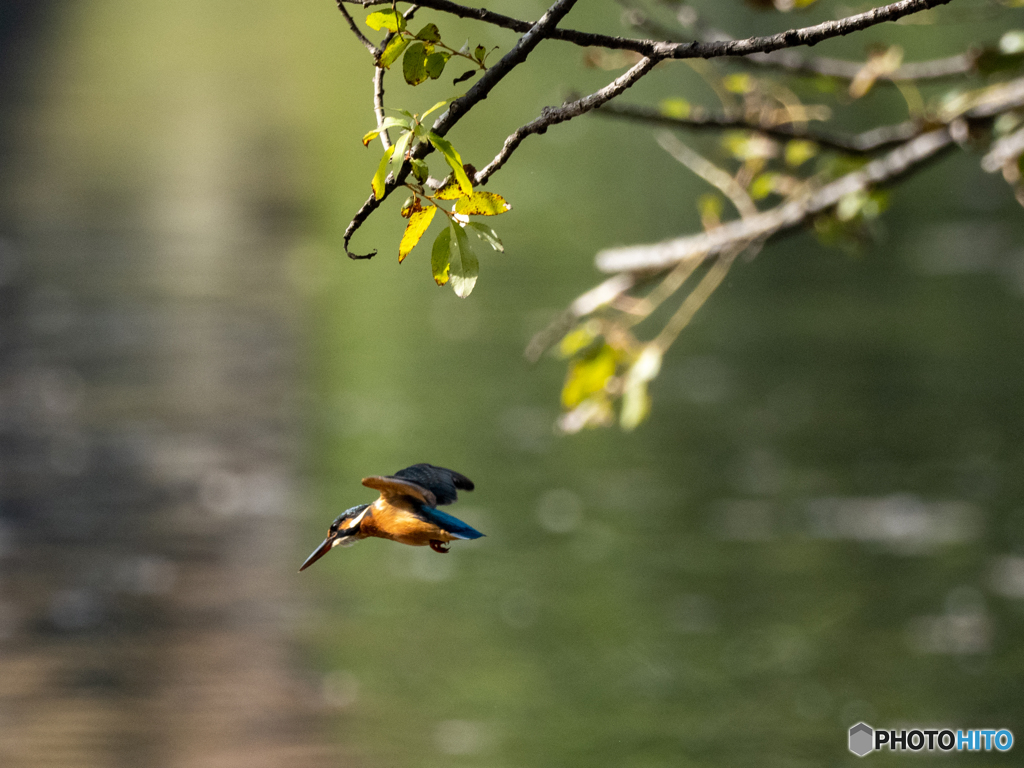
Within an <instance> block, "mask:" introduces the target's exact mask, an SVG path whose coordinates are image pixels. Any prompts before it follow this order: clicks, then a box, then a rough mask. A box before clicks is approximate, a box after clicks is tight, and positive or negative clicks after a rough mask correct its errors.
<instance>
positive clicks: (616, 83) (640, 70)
mask: <svg viewBox="0 0 1024 768" xmlns="http://www.w3.org/2000/svg"><path fill="white" fill-rule="evenodd" d="M657 63H658V62H657V60H656V59H650V58H644V59H641V60H640V61H639V62H638V63H637V64H635V65H634V66H633V67H632V68H631V69H630V70H629V71H628V72H626V73H625V74H623V75H622V76H621V77H617V78H616V79H615V80H613V81H612V82H610V83H609V84H608V85H606V86H605V87H604V88H602V89H601V90H599V91H595V92H594V93H592V94H590V95H589V96H584V97H583V98H582V99H576V100H575V101H572V102H569V103H568V104H563V105H562V106H561V107H546V108H545V109H544V110H543V111H542V112H541V116H540V117H538V118H537V119H536V120H533V121H532V122H529V123H527V124H526V125H524V126H522V127H520V128H518V129H516V131H515V132H514V133H512V134H511V135H510V136H509V137H508V138H507V139H505V144H504V145H503V146H502V148H501V151H500V152H499V153H498V154H497V155H496V156H495V158H494V159H493V160H492V161H491V162H490V163H488V164H487V166H486V167H485V168H484V169H483V170H481V171H478V172H477V174H476V177H475V180H474V181H475V183H476V184H483V183H484V182H485V181H487V179H489V178H490V177H491V175H492V174H494V172H495V171H497V170H498V169H499V168H501V166H503V165H504V164H505V162H506V161H507V160H508V159H509V157H511V155H512V153H513V152H515V151H516V149H517V148H518V147H519V145H520V144H521V143H522V142H523V139H525V138H526V137H527V136H530V135H532V134H534V133H544V132H545V131H547V129H548V128H550V127H551V126H552V125H557V124H558V123H564V122H565V121H566V120H571V119H573V118H574V117H579V116H580V115H582V114H585V113H587V112H589V111H590V110H592V109H596V108H597V107H599V106H601V105H602V104H604V103H606V102H607V101H609V100H610V99H613V98H615V97H616V96H618V95H619V94H621V93H623V92H624V91H625V90H626V89H627V88H629V87H630V86H632V85H633V84H634V83H636V82H637V81H638V80H639V79H640V78H641V77H643V76H644V75H646V74H647V73H648V72H650V71H651V70H652V69H654V66H655V65H656V64H657Z"/></svg>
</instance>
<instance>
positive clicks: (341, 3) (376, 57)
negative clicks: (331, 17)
mask: <svg viewBox="0 0 1024 768" xmlns="http://www.w3.org/2000/svg"><path fill="white" fill-rule="evenodd" d="M337 3H338V10H339V11H341V15H342V16H344V17H345V21H347V22H348V26H349V29H351V30H352V34H353V35H355V36H356V38H357V39H358V40H359V42H360V43H362V44H363V46H364V47H365V48H366V50H368V51H369V52H370V55H371V56H373V63H374V64H376V63H377V62H378V61H380V54H381V50H382V49H379V48H377V46H375V45H374V44H373V43H371V42H370V41H369V40H367V38H366V35H364V34H363V33H362V30H360V29H359V27H358V25H357V24H356V22H355V19H353V18H352V16H351V14H349V12H348V9H347V8H346V7H345V0H337Z"/></svg>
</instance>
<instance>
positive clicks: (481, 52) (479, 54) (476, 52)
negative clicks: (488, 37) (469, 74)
mask: <svg viewBox="0 0 1024 768" xmlns="http://www.w3.org/2000/svg"><path fill="white" fill-rule="evenodd" d="M486 57H487V49H486V48H484V47H483V46H482V45H478V46H477V47H476V48H474V49H473V58H474V59H476V60H477V61H479V62H480V63H481V64H483V63H484V59H485V58H486Z"/></svg>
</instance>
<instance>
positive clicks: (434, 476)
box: [394, 464, 473, 505]
mask: <svg viewBox="0 0 1024 768" xmlns="http://www.w3.org/2000/svg"><path fill="white" fill-rule="evenodd" d="M394 476H395V477H398V478H401V479H402V480H406V481H408V482H411V483H415V484H416V485H418V486H419V487H420V488H426V489H427V490H428V491H430V492H431V493H432V494H434V497H435V498H436V499H437V503H438V505H442V504H451V503H453V502H454V501H456V500H457V499H458V498H459V490H463V491H472V490H473V481H472V480H470V479H469V478H468V477H466V476H465V475H462V474H459V473H458V472H456V471H455V470H452V469H445V468H444V467H435V466H434V465H433V464H413V465H412V466H411V467H406V468H405V469H403V470H400V471H398V472H395V474H394Z"/></svg>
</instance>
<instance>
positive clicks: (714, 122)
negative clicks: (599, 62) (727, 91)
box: [596, 102, 921, 154]
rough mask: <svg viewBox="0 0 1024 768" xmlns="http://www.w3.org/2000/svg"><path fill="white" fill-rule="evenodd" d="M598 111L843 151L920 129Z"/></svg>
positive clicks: (912, 124) (632, 107)
mask: <svg viewBox="0 0 1024 768" xmlns="http://www.w3.org/2000/svg"><path fill="white" fill-rule="evenodd" d="M596 113H597V114H598V115H605V116H610V117H620V118H625V119H627V120H636V121H639V122H644V123H650V124H652V125H664V126H669V127H672V128H693V129H696V130H716V131H717V130H721V129H723V128H746V129H749V130H754V131H760V132H761V133H765V134H768V135H770V136H778V137H779V138H782V139H809V140H811V141H813V142H816V143H817V144H820V145H822V146H823V147H829V148H831V149H836V150H841V151H843V152H856V153H858V154H860V153H868V152H873V151H875V150H878V149H882V148H884V147H887V146H891V145H894V144H902V143H903V142H905V141H907V140H909V139H912V138H913V137H914V136H916V135H918V134H919V133H920V132H921V125H920V124H919V123H918V122H917V121H916V120H905V121H904V122H902V123H897V124H895V125H885V126H881V127H879V128H872V129H871V130H869V131H864V132H863V133H856V134H842V133H827V132H824V131H818V130H814V129H812V128H809V127H807V128H801V127H798V126H796V125H794V124H793V123H778V124H775V125H771V124H768V123H762V122H758V121H756V120H750V119H748V118H746V117H740V116H737V117H731V116H727V115H714V114H709V113H707V112H704V111H702V110H697V109H693V110H692V111H691V113H690V115H689V116H688V117H669V116H668V115H664V114H662V113H661V111H660V110H658V109H657V108H654V107H644V106H639V105H636V104H621V103H618V102H615V103H612V104H605V105H603V106H601V107H600V108H599V109H598V110H597V112H596Z"/></svg>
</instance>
